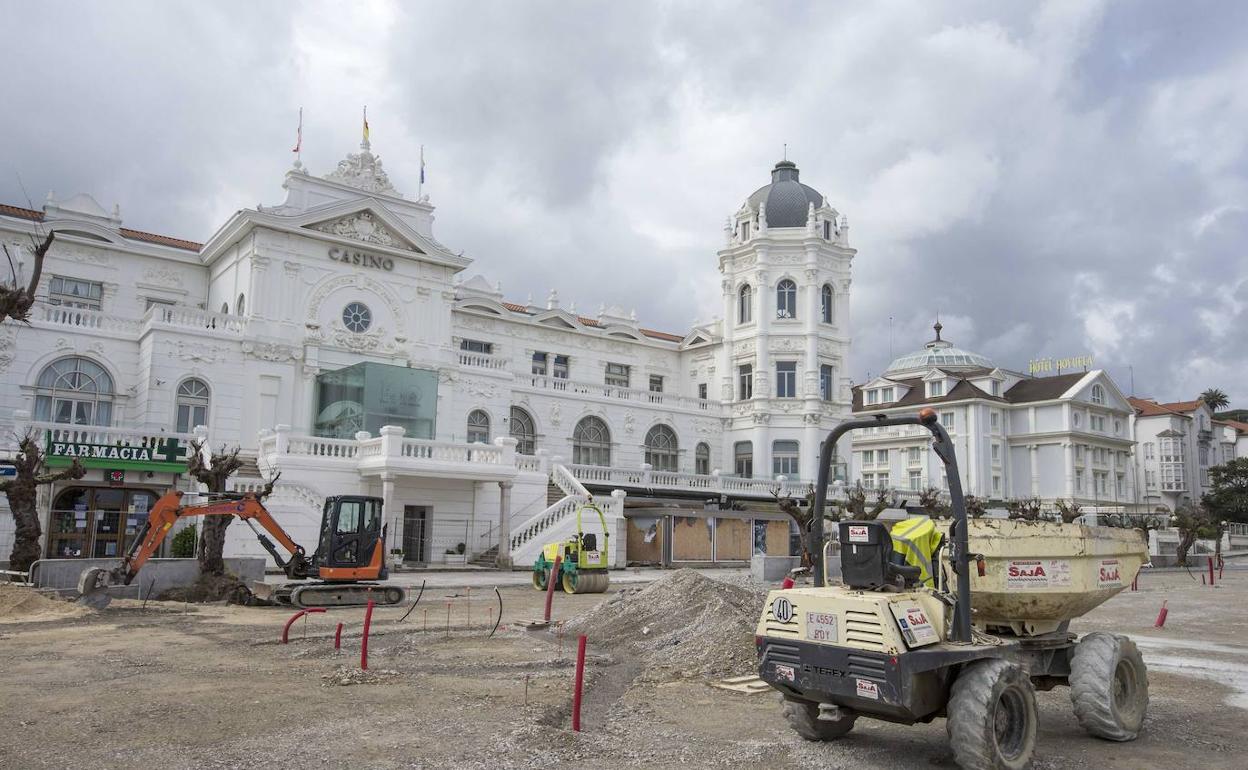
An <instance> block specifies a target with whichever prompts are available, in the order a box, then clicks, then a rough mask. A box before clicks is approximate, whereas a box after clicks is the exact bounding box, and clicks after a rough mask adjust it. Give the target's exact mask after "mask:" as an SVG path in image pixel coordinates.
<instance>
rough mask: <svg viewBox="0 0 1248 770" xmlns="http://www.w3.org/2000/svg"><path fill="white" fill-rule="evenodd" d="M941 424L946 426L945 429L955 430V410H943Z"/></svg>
mask: <svg viewBox="0 0 1248 770" xmlns="http://www.w3.org/2000/svg"><path fill="white" fill-rule="evenodd" d="M940 424H941V425H943V426H945V430H953V412H941V413H940Z"/></svg>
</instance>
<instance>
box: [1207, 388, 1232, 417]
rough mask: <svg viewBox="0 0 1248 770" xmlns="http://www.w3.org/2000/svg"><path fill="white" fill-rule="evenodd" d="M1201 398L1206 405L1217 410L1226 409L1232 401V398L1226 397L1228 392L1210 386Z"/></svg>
mask: <svg viewBox="0 0 1248 770" xmlns="http://www.w3.org/2000/svg"><path fill="white" fill-rule="evenodd" d="M1200 400H1201V401H1204V402H1205V405H1206V406H1208V407H1209V408H1210V409H1211V410H1213V411H1215V412H1216V411H1218V410H1219V409H1225V408H1226V407H1227V406H1229V405H1230V403H1231V400H1230V399H1229V398H1227V397H1226V393H1223V392H1222V391H1221V390H1220V389H1218V388H1209V389H1208V390H1206V391H1205V392H1204V393H1201V394H1200Z"/></svg>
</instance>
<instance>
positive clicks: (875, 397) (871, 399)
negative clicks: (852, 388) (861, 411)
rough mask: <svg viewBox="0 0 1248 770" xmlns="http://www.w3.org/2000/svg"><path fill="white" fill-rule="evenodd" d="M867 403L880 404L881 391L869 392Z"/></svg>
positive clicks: (873, 390)
mask: <svg viewBox="0 0 1248 770" xmlns="http://www.w3.org/2000/svg"><path fill="white" fill-rule="evenodd" d="M867 403H868V404H878V403H880V391H878V390H875V389H872V390H868V391H867Z"/></svg>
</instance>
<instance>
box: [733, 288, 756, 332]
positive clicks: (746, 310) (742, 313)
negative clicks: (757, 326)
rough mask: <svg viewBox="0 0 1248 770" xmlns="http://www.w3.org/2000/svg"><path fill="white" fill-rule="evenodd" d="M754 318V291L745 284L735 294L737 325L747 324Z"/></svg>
mask: <svg viewBox="0 0 1248 770" xmlns="http://www.w3.org/2000/svg"><path fill="white" fill-rule="evenodd" d="M753 317H754V289H752V288H750V285H749V284H748V283H747V284H745V285H744V286H742V287H741V290H740V291H738V292H737V323H739V324H748V323H749V322H750V321H751V320H752V319H753Z"/></svg>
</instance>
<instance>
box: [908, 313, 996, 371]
mask: <svg viewBox="0 0 1248 770" xmlns="http://www.w3.org/2000/svg"><path fill="white" fill-rule="evenodd" d="M932 328H933V329H935V330H936V339H934V340H932V341H931V342H929V343H927V344H926V345H924V346H923V349H922V350H916V351H915V352H913V353H907V354H905V355H904V356H900V357H898V358H896V359H894V360H893V362H892V363H891V364H889V365H888V368H887V369H885V370H884V376H885V377H898V376H904V375H915V374H919V373H921V372H926V371H927V370H928V369H943V370H945V371H947V372H958V371H971V370H976V369H993V368H995V364H993V363H992V361H991V359H989V358H988V357H987V356H983V355H980V354H979V353H972V352H971V351H969V350H963V349H961V348H957V347H954V345H953V343H952V342H950V341H949V340H943V339H941V338H940V331H941V329H943V328H944V327H942V326H941V325H940V322H939V321H937V322H936V324H935V326H933V327H932Z"/></svg>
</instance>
